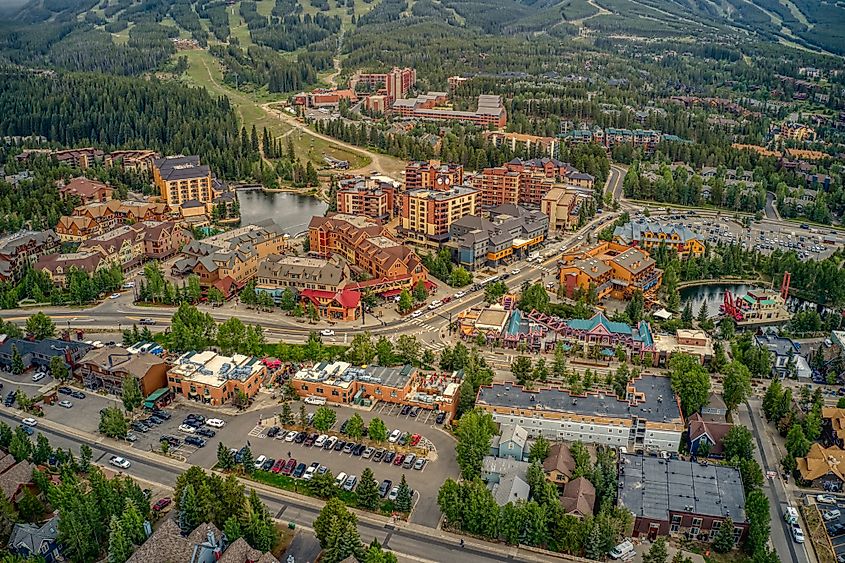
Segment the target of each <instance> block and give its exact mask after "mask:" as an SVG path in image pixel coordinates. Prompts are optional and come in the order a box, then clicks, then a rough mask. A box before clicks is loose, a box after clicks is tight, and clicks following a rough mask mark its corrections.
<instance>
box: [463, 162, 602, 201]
mask: <svg viewBox="0 0 845 563" xmlns="http://www.w3.org/2000/svg"><path fill="white" fill-rule="evenodd" d="M594 181H595V179H594V178H593V177H592V176H590V175H589V174H583V173H581V172H579V171H578V170H576V169H575V168H573V167H572V166H571V165H569V164H567V163H565V162H561V161H559V160H557V159H554V158H535V159H532V160H521V159H519V158H515V159H513V160H511V161H510V162H507V163H505V165H504V166H497V167H491V168H485V169H484V170H482V172H481V174H480V177H479V180H478V182H479V185H480V188H481V202H482V205H484V206H485V207H488V206H494V205H503V204H506V203H512V204H515V205H531V206H538V207H539V206H540V204H541V203H542V201H543V198H544V197H545V196H546V194H548V193H549V192H550V191H552V190H553V189H555V188H564V187H566V185H573V186H578V187H584V188H590V189H591V188H592V187H593V183H594Z"/></svg>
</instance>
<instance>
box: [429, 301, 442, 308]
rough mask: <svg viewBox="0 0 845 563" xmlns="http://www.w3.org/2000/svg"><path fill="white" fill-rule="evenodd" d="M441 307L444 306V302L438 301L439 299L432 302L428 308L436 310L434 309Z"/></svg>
mask: <svg viewBox="0 0 845 563" xmlns="http://www.w3.org/2000/svg"><path fill="white" fill-rule="evenodd" d="M441 305H443V302H442V301H440V300H438V299H435V300H434V301H432V302H431V304H430V305H429V306H428V308H429V309H432V310H434V309H437V308H438V307H440V306H441Z"/></svg>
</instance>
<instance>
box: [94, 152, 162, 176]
mask: <svg viewBox="0 0 845 563" xmlns="http://www.w3.org/2000/svg"><path fill="white" fill-rule="evenodd" d="M157 158H159V155H158V153H156V152H155V151H150V150H128V151H114V152H111V153H109V154H107V155H106V157H105V163H106V166H120V167H121V168H122V169H123V170H127V171H131V172H144V173H148V174H149V173H152V171H153V164H154V163H155V160H156V159H157Z"/></svg>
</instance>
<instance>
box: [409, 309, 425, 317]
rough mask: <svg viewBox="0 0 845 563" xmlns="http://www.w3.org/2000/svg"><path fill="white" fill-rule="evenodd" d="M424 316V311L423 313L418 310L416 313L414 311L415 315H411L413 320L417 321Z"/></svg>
mask: <svg viewBox="0 0 845 563" xmlns="http://www.w3.org/2000/svg"><path fill="white" fill-rule="evenodd" d="M422 314H423V311H422V310H421V309H417V310H416V311H414V312H413V313H411V318H412V319H416V318H418V317H421V316H422Z"/></svg>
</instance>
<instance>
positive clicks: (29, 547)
mask: <svg viewBox="0 0 845 563" xmlns="http://www.w3.org/2000/svg"><path fill="white" fill-rule="evenodd" d="M58 536H59V515H58V514H56V515H55V516H53V517H52V518H50V519H49V520H47V521H46V522H44V523H43V524H15V527H14V529H13V530H12V535H11V536H10V537H9V550H10V551H13V552H15V553H18V554H32V555H39V554H41V546H42V545H44V543H45V542H46V543H47V544H51V543H53V542H55V541H56V538H58Z"/></svg>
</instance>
